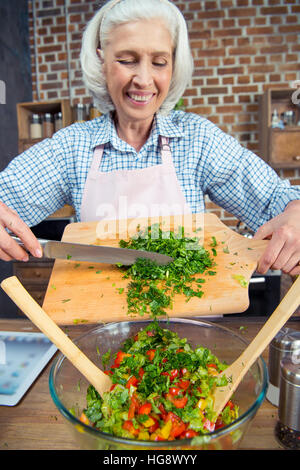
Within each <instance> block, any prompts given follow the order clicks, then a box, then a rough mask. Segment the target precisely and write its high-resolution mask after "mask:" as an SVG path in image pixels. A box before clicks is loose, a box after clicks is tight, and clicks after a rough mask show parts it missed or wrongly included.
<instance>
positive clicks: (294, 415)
mask: <svg viewBox="0 0 300 470" xmlns="http://www.w3.org/2000/svg"><path fill="white" fill-rule="evenodd" d="M279 388H280V393H279V406H278V422H277V424H276V427H275V436H276V438H277V440H278V441H279V443H280V444H281V445H283V446H284V447H285V448H286V449H293V450H300V350H298V353H297V354H296V352H295V353H294V354H293V355H292V356H287V357H285V358H283V359H282V361H281V363H280V387H279Z"/></svg>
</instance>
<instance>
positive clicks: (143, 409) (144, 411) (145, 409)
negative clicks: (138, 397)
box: [139, 401, 152, 415]
mask: <svg viewBox="0 0 300 470" xmlns="http://www.w3.org/2000/svg"><path fill="white" fill-rule="evenodd" d="M151 410H152V405H151V403H150V402H149V401H146V402H145V403H143V405H142V406H140V407H139V415H149V414H150V413H151Z"/></svg>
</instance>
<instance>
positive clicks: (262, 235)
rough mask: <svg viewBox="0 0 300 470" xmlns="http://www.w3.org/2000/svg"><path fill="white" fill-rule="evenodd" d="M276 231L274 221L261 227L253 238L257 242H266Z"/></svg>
mask: <svg viewBox="0 0 300 470" xmlns="http://www.w3.org/2000/svg"><path fill="white" fill-rule="evenodd" d="M273 231H274V227H273V223H272V220H270V221H269V222H266V223H265V224H264V225H261V226H260V227H259V228H258V230H257V231H256V233H255V234H254V236H253V238H254V239H256V240H265V239H266V238H269V237H271V235H272V233H273Z"/></svg>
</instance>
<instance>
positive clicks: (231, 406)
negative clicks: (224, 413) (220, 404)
mask: <svg viewBox="0 0 300 470" xmlns="http://www.w3.org/2000/svg"><path fill="white" fill-rule="evenodd" d="M226 406H229V408H230V409H231V410H232V409H233V408H234V404H233V403H232V401H231V400H228V402H227V403H226Z"/></svg>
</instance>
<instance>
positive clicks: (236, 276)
mask: <svg viewBox="0 0 300 470" xmlns="http://www.w3.org/2000/svg"><path fill="white" fill-rule="evenodd" d="M232 278H233V279H235V280H236V281H237V282H238V283H239V284H240V285H241V286H242V287H247V286H248V282H247V281H246V279H245V277H244V276H242V274H233V275H232Z"/></svg>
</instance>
